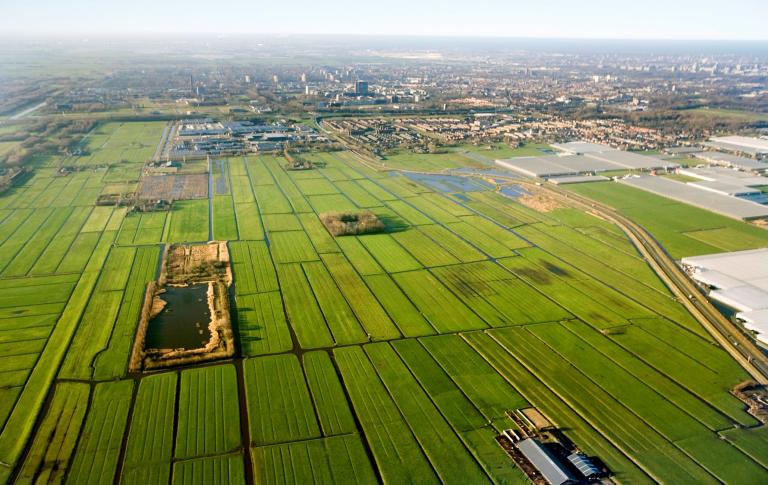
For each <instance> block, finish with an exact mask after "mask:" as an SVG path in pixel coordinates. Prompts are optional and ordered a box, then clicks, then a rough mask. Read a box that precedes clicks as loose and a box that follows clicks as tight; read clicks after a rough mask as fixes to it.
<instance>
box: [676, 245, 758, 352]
mask: <svg viewBox="0 0 768 485" xmlns="http://www.w3.org/2000/svg"><path fill="white" fill-rule="evenodd" d="M681 264H682V265H683V268H685V270H686V271H687V272H688V274H690V275H691V277H692V278H693V279H694V280H695V281H697V282H699V283H700V284H701V285H702V286H704V287H706V288H707V289H708V291H709V295H708V296H709V298H711V299H712V300H714V301H717V302H718V303H720V304H722V305H725V306H727V307H728V308H731V309H733V310H735V311H736V312H737V313H736V318H738V319H739V320H741V321H742V322H744V326H745V327H746V328H747V329H748V330H750V331H752V332H754V333H755V339H756V340H757V341H758V342H760V343H762V344H763V345H765V346H768V248H763V249H753V250H748V251H737V252H732V253H721V254H711V255H705V256H694V257H690V258H683V259H682V260H681Z"/></svg>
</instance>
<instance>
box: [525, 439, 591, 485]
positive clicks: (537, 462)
mask: <svg viewBox="0 0 768 485" xmlns="http://www.w3.org/2000/svg"><path fill="white" fill-rule="evenodd" d="M517 449H518V450H520V453H522V454H523V456H524V457H525V458H526V459H527V460H528V461H529V462H531V465H533V466H534V467H535V468H536V470H538V472H539V473H541V476H542V477H544V480H546V481H547V483H549V484H551V485H562V484H568V483H578V482H577V480H576V479H575V478H574V476H573V475H571V473H570V472H569V471H568V470H567V469H566V468H564V467H563V465H562V464H560V462H559V461H558V460H557V458H555V457H554V455H552V453H550V451H549V450H547V449H546V448H545V447H544V445H542V444H541V443H539V441H538V440H536V439H534V438H526V439H524V440H522V441H518V442H517Z"/></svg>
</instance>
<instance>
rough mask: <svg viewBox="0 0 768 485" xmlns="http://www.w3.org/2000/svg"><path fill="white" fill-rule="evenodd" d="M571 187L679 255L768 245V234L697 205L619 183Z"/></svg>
mask: <svg viewBox="0 0 768 485" xmlns="http://www.w3.org/2000/svg"><path fill="white" fill-rule="evenodd" d="M569 190H573V191H575V192H578V193H579V194H581V195H585V196H587V197H590V198H593V199H595V200H598V201H600V202H604V203H606V204H608V205H610V206H613V207H615V208H616V209H618V210H619V211H620V212H621V213H622V214H624V215H626V216H628V217H631V218H632V219H633V220H634V221H636V222H638V223H639V224H641V225H642V226H643V227H645V229H647V230H648V231H650V232H651V234H653V235H654V237H655V238H656V239H658V240H659V242H661V244H662V245H663V246H664V247H665V248H666V250H667V251H669V253H670V254H671V255H672V256H674V257H675V258H681V257H685V256H695V255H699V254H710V253H718V252H725V251H738V250H743V249H754V248H759V247H765V246H766V245H768V233H766V231H765V230H764V229H760V228H757V227H755V226H753V225H750V224H747V223H745V222H739V221H735V220H733V219H730V218H728V217H724V216H721V215H718V214H715V213H712V212H709V211H706V210H703V209H699V208H697V207H693V206H690V205H687V204H683V203H681V202H676V201H673V200H671V199H667V198H664V197H661V196H658V195H655V194H651V193H649V192H646V191H644V190H640V189H636V188H634V187H628V186H625V185H621V184H615V183H609V182H604V183H596V184H576V185H570V186H569Z"/></svg>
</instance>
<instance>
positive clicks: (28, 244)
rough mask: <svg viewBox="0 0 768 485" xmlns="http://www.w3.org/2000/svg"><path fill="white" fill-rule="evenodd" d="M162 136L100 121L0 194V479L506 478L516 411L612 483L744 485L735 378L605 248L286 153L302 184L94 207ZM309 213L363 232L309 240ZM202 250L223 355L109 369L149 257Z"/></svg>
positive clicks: (700, 235)
mask: <svg viewBox="0 0 768 485" xmlns="http://www.w3.org/2000/svg"><path fill="white" fill-rule="evenodd" d="M163 128H164V125H163V124H162V123H143V122H137V123H132V122H114V123H104V124H102V125H99V126H98V127H97V129H96V130H95V131H94V133H93V134H92V135H91V136H90V137H89V138H88V139H87V154H86V155H83V156H81V157H79V158H76V160H75V161H76V162H77V164H78V165H80V166H81V167H83V169H82V170H81V171H79V172H74V173H71V174H69V175H67V176H59V175H57V170H56V167H55V166H54V165H53V164H54V162H53V161H51V162H50V163H51V165H49V166H42V167H40V168H38V169H37V170H36V171H35V173H34V175H33V176H32V177H30V178H29V179H27V180H26V181H24V183H23V184H21V185H19V186H17V187H15V188H13V189H12V190H10V191H8V192H6V193H4V194H3V195H2V196H0V483H5V482H8V481H10V480H13V483H42V482H68V483H103V482H110V483H115V482H116V483H121V484H126V485H127V484H133V483H150V484H164V485H165V484H168V483H173V484H191V483H200V484H209V483H213V484H216V483H222V484H225V483H226V484H231V483H234V484H240V483H264V484H271V483H287V482H294V483H297V482H302V483H310V482H311V483H331V482H333V483H337V482H342V483H344V482H349V483H407V482H416V483H440V482H447V483H457V484H464V483H498V484H502V483H525V482H526V478H525V476H524V474H523V473H522V472H521V471H520V470H519V469H518V468H516V467H515V465H514V463H513V462H512V460H511V459H510V458H509V457H508V456H507V455H506V453H505V452H504V451H503V450H502V449H501V448H500V447H499V446H498V444H497V443H496V441H495V437H496V436H497V435H498V434H499V432H501V431H502V430H504V429H506V428H509V427H513V426H514V424H513V423H512V421H511V420H510V419H509V418H508V417H507V412H509V411H514V410H516V409H521V408H527V407H535V408H536V409H538V410H539V411H540V412H541V413H542V414H543V415H544V416H545V417H546V418H547V419H549V420H550V421H551V422H552V423H554V424H555V425H556V426H557V427H558V428H560V429H561V430H562V432H563V433H564V435H565V436H566V437H567V438H568V439H569V440H571V441H573V442H574V443H575V444H576V445H577V446H578V447H579V448H580V449H582V450H583V451H584V452H585V453H587V454H588V455H589V456H595V457H597V458H599V459H600V460H601V461H603V462H604V463H605V464H606V466H607V467H608V468H609V469H610V470H611V473H612V476H613V477H614V478H615V479H616V480H617V481H618V482H620V483H652V482H654V481H657V482H669V483H714V482H725V483H762V482H765V481H766V480H768V447H766V446H765V445H764V441H765V438H766V433H765V428H764V426H761V425H759V423H758V422H757V420H755V419H754V418H753V417H752V416H751V415H749V414H748V413H747V412H746V411H745V408H744V405H743V404H742V403H741V402H740V401H739V400H738V399H736V398H735V397H734V396H733V395H732V394H731V393H730V392H729V391H730V390H731V389H732V388H733V386H735V385H736V384H738V383H739V382H741V381H743V380H745V379H746V378H747V374H746V373H745V371H744V370H742V369H741V368H740V367H739V366H738V365H737V364H736V363H735V362H734V361H733V360H732V359H731V358H730V357H729V356H728V354H727V353H726V352H725V351H723V350H722V349H721V348H720V347H718V346H717V345H715V344H714V343H713V339H712V338H711V337H710V336H709V334H708V333H707V332H706V331H705V330H704V329H703V328H702V327H701V326H700V325H699V324H698V323H697V322H696V321H695V320H694V319H693V317H692V316H691V315H689V314H688V313H687V311H686V310H685V308H684V307H683V306H681V305H680V304H679V303H678V302H677V301H676V300H675V299H674V298H673V297H672V295H671V293H670V292H669V291H668V290H667V288H666V287H665V286H664V285H663V283H662V282H661V281H660V280H659V279H658V277H657V276H656V275H655V274H654V273H653V271H652V270H651V269H650V267H649V266H648V265H647V264H646V263H645V262H644V260H643V259H642V258H641V257H640V255H639V254H638V253H637V251H636V249H635V248H634V246H633V245H632V243H631V242H630V241H629V240H628V239H627V237H626V236H625V235H624V234H623V233H622V232H621V231H620V230H619V229H618V228H617V227H615V226H612V225H611V224H609V223H607V222H605V221H602V220H600V219H597V218H595V217H592V216H590V215H588V214H586V213H584V212H582V211H580V210H577V209H572V208H560V209H556V210H553V211H550V212H546V213H544V212H537V211H535V210H533V209H531V208H529V207H526V206H524V205H521V204H519V203H518V202H517V201H515V200H514V199H510V198H506V197H504V196H502V195H500V194H498V193H495V192H494V191H493V190H492V189H488V188H486V187H485V186H481V185H479V184H477V185H476V188H473V189H472V191H466V192H439V191H436V190H433V189H432V188H430V187H429V186H428V185H426V184H422V183H419V182H416V181H414V180H411V179H410V178H408V177H405V176H402V175H393V174H391V173H387V172H386V171H384V170H374V169H372V168H370V166H378V164H377V162H375V161H374V162H373V163H372V164H371V165H370V166H368V165H365V164H362V163H360V160H359V156H358V155H356V154H353V153H351V152H344V151H342V152H327V153H313V154H310V155H308V156H309V157H311V158H313V159H316V160H321V161H323V162H324V166H323V167H322V168H317V169H314V170H311V171H296V172H293V171H286V170H284V160H282V159H281V158H279V157H274V156H255V155H254V156H248V157H232V158H228V159H225V160H224V162H223V170H222V169H221V168H220V166H219V165H218V163H217V164H216V165H215V173H214V179H215V181H216V184H215V185H216V186H219V183H221V184H223V186H225V187H226V190H221V191H217V192H216V193H215V194H214V195H213V196H212V197H211V199H210V200H208V199H201V200H191V201H189V200H188V201H177V202H176V203H174V205H173V208H172V210H170V211H163V212H145V213H136V212H130V213H129V212H128V211H127V210H126V209H125V208H113V207H106V206H97V205H96V199H97V197H98V195H99V194H101V193H105V192H104V191H107V192H109V191H111V190H115V189H116V188H118V187H123V188H130V187H134V186H135V184H136V182H137V179H138V176H139V174H140V172H141V166H142V163H143V162H144V161H145V160H146V158H147V157H150V156H151V155H152V154H153V153H154V150H155V147H156V145H157V143H158V141H159V138H160V133H162V130H163ZM542 148H544V147H543V146H539V145H528V146H524V147H521V148H517V149H511V148H509V147H506V146H497V147H495V148H494V149H492V150H488V149H486V148H484V147H473V146H461V147H454V149H453V150H454V151H452V152H448V153H443V154H437V155H413V154H405V153H401V154H396V155H394V156H393V157H390V159H389V160H386V161H385V163H386V164H387V166H389V167H394V166H402V167H408V168H415V169H420V170H437V169H442V168H446V167H459V166H479V165H481V164H482V162H479V161H477V159H473V158H471V156H469V155H470V154H468V153H465V152H476V153H478V154H480V155H483V156H488V158H498V157H501V156H504V157H506V156H523V155H537V154H540V153H542V151H541V149H542ZM123 160H125V161H123ZM219 180H221V181H222V182H219ZM457 187H460V184H456V185H455V186H454V188H452V189H451V190H454V189H455V190H459V189H458V188H457ZM473 187H475V185H473ZM572 188H573V190H575V191H578V192H579V193H582V194H584V195H587V196H590V197H594V198H596V199H598V200H601V201H604V202H606V203H608V204H610V205H614V206H615V207H616V208H617V209H618V210H620V211H622V212H623V213H626V214H627V215H628V216H630V217H633V218H635V219H637V220H638V222H639V223H641V224H643V225H644V226H645V227H646V228H647V229H648V230H649V231H650V232H651V233H653V234H654V236H656V237H657V238H658V239H659V240H660V241H661V242H662V243H663V244H664V245H665V247H666V248H667V249H668V250H669V251H670V252H671V253H672V254H673V255H674V256H676V257H680V256H685V255H689V254H702V253H707V252H717V251H728V250H735V249H745V248H751V247H761V246H766V245H767V244H768V238H767V237H766V233H765V231H763V230H761V229H758V228H756V227H752V226H749V225H746V224H742V223H738V222H735V221H732V220H730V219H725V218H722V217H719V216H715V215H713V214H710V213H707V212H705V211H700V210H698V209H694V208H691V207H688V206H685V205H683V204H679V203H676V202H672V201H668V200H666V199H661V198H658V197H656V196H652V195H650V194H647V193H645V192H641V191H637V190H634V189H631V188H629V187H624V186H621V185H619V184H610V183H605V184H585V185H577V186H572ZM332 210H352V211H356V210H370V211H372V212H373V213H374V214H376V215H378V216H379V217H380V218H381V219H382V220H383V221H384V222H385V227H386V229H385V230H384V231H383V232H382V233H379V234H367V235H359V236H340V237H333V236H331V235H330V234H329V233H328V231H327V230H326V229H325V227H324V226H323V225H322V223H321V222H320V214H322V213H323V212H326V211H332ZM209 214H210V216H209ZM209 238H215V239H220V240H226V241H228V247H229V251H230V258H231V262H232V273H233V277H234V285H233V287H232V288H231V300H230V303H231V307H232V311H233V314H232V315H233V319H234V323H235V325H234V328H235V331H236V356H235V357H234V358H232V359H228V360H226V361H221V362H208V363H205V364H198V365H193V366H189V367H184V368H177V369H167V370H163V371H158V372H152V373H146V374H129V373H128V359H129V355H130V353H131V349H132V345H133V341H134V337H135V332H136V327H137V322H138V318H139V312H140V311H141V305H142V302H143V298H144V292H145V288H146V284H147V282H149V281H151V280H153V279H155V278H156V276H157V272H158V269H159V260H160V258H161V254H162V249H163V245H164V244H169V243H177V242H195V241H207V240H208V239H209ZM118 474H119V476H117V475H118Z"/></svg>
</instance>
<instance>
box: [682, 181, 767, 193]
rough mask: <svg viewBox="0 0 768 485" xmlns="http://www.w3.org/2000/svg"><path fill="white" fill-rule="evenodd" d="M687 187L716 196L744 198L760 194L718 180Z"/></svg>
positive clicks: (757, 191)
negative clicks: (709, 192)
mask: <svg viewBox="0 0 768 485" xmlns="http://www.w3.org/2000/svg"><path fill="white" fill-rule="evenodd" d="M688 185H690V186H692V187H696V188H699V189H702V190H709V191H711V192H716V193H718V194H725V195H731V196H744V195H759V194H761V193H762V192H760V191H759V190H757V189H753V188H750V187H747V186H745V185H737V184H732V183H728V182H721V181H719V180H703V181H701V182H688Z"/></svg>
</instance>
